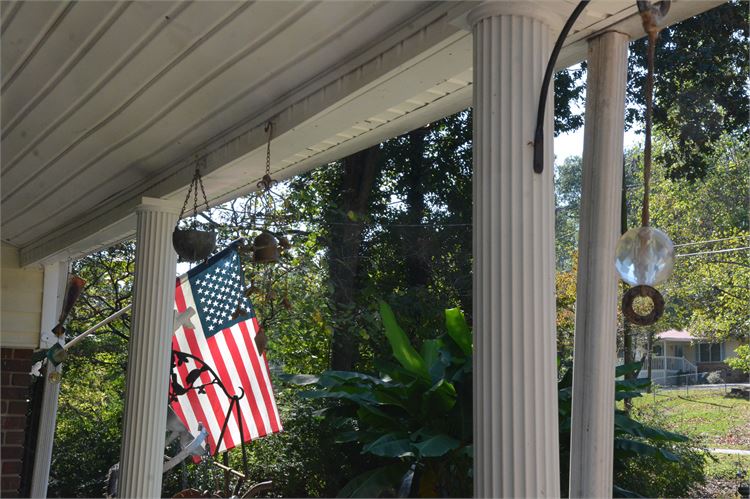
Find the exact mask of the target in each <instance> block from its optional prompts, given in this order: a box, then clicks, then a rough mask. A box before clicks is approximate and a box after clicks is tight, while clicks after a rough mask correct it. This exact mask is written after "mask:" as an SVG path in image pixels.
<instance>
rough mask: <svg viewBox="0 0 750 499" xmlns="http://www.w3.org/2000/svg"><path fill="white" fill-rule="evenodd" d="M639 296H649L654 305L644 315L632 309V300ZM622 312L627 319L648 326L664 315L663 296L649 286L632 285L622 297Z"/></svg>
mask: <svg viewBox="0 0 750 499" xmlns="http://www.w3.org/2000/svg"><path fill="white" fill-rule="evenodd" d="M639 296H643V297H648V298H651V302H652V303H653V304H654V307H653V308H652V309H651V312H649V313H648V314H646V315H641V314H639V313H638V312H636V311H635V309H633V302H634V301H635V299H636V298H638V297H639ZM622 313H623V314H625V317H626V318H627V320H628V321H630V322H632V323H633V324H636V325H638V326H650V325H651V324H654V323H655V322H656V321H658V320H659V319H660V318H661V316H662V315H664V297H663V296H662V295H661V293H659V291H657V290H656V288H652V287H651V286H646V285H641V286H633V287H632V288H630V289H629V290H628V291H627V292H626V293H625V295H623V297H622Z"/></svg>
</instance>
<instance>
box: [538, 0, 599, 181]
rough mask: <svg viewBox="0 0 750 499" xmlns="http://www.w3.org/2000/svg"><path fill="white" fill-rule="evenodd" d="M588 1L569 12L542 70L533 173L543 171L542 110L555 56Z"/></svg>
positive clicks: (585, 0)
mask: <svg viewBox="0 0 750 499" xmlns="http://www.w3.org/2000/svg"><path fill="white" fill-rule="evenodd" d="M589 1H590V0H581V2H580V3H579V4H578V5H576V8H575V9H574V10H573V13H572V14H570V17H569V18H568V20H567V21H565V26H563V29H562V31H560V35H559V36H558V37H557V41H556V42H555V47H554V48H553V49H552V54H550V56H549V61H547V69H546V70H545V72H544V80H542V93H541V94H539V108H538V109H537V112H536V130H534V172H535V173H542V171H544V111H545V108H546V107H547V94H548V93H549V84H550V82H551V81H552V75H553V74H554V72H555V63H557V56H558V55H560V50H561V49H562V46H563V43H564V42H565V39H566V38H567V37H568V33H569V32H570V29H571V28H572V27H573V24H575V22H576V19H578V16H580V15H581V12H583V9H585V8H586V5H588V3H589Z"/></svg>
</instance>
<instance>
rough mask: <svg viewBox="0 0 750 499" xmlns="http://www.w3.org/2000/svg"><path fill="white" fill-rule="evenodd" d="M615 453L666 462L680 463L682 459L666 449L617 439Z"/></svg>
mask: <svg viewBox="0 0 750 499" xmlns="http://www.w3.org/2000/svg"><path fill="white" fill-rule="evenodd" d="M614 448H615V451H621V452H624V453H626V454H628V455H632V456H651V457H655V458H657V459H662V460H665V461H672V462H675V463H676V462H679V461H680V458H679V457H677V456H676V455H675V454H673V453H672V452H669V451H668V450H666V449H660V448H658V447H654V446H653V445H649V444H645V443H643V442H637V441H635V440H629V439H627V438H615V444H614Z"/></svg>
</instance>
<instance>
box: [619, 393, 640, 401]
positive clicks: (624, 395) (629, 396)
mask: <svg viewBox="0 0 750 499" xmlns="http://www.w3.org/2000/svg"><path fill="white" fill-rule="evenodd" d="M642 396H643V394H642V393H641V392H615V400H624V399H634V398H636V397H642Z"/></svg>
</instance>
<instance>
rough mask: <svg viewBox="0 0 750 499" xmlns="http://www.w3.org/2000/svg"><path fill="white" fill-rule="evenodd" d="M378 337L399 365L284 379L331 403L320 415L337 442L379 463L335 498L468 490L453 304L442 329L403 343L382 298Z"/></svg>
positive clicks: (465, 340)
mask: <svg viewBox="0 0 750 499" xmlns="http://www.w3.org/2000/svg"><path fill="white" fill-rule="evenodd" d="M380 314H381V318H382V321H383V325H384V327H385V334H386V337H387V338H388V342H389V344H390V346H391V349H392V352H393V357H394V358H395V360H396V361H397V362H398V365H395V364H388V365H383V366H381V368H380V371H381V374H380V376H377V377H376V376H370V375H367V374H363V373H358V372H343V371H326V372H324V373H323V374H321V375H320V376H310V375H296V376H288V377H287V378H286V379H287V380H288V381H289V382H291V383H293V384H296V385H300V386H309V387H311V388H313V389H311V390H309V391H307V392H303V394H302V395H303V396H305V397H307V398H310V399H327V400H333V401H335V404H333V405H332V406H331V407H330V409H329V410H328V411H327V414H328V416H329V418H330V420H331V422H332V424H334V425H336V427H338V428H339V433H338V434H337V437H336V438H337V441H338V442H340V443H346V442H356V443H357V444H358V445H359V446H360V447H361V452H362V454H365V455H367V454H369V455H372V456H374V457H377V458H380V463H379V466H378V467H375V468H372V469H369V470H368V471H366V472H364V473H361V474H360V475H358V476H356V477H354V478H353V479H352V480H351V481H350V482H349V483H348V484H346V485H345V486H344V487H343V489H342V490H341V491H339V495H341V496H347V497H379V496H381V495H383V494H387V495H396V494H398V495H399V496H406V495H410V494H416V495H419V496H428V497H436V496H437V497H468V496H471V495H472V478H471V466H472V452H473V450H472V449H473V448H472V386H471V351H472V340H471V331H470V330H469V327H468V326H467V325H466V322H465V320H464V317H463V314H462V313H461V312H460V311H459V310H458V309H450V310H446V311H445V322H446V327H447V333H444V334H442V335H440V336H439V337H438V338H436V339H432V340H426V341H424V342H423V343H422V346H421V351H419V352H418V351H417V350H416V349H414V347H412V345H411V344H410V343H409V340H408V338H407V336H406V334H405V333H404V332H403V330H402V329H401V328H400V327H399V325H398V323H397V322H396V319H395V317H394V316H393V312H392V311H391V309H390V307H389V306H388V305H386V304H385V303H381V305H380Z"/></svg>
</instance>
